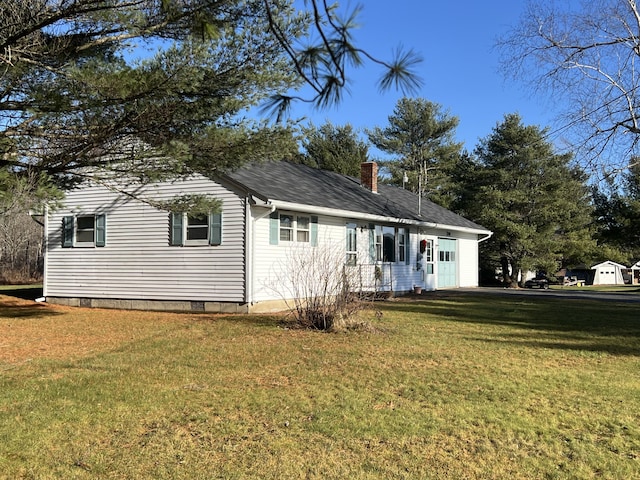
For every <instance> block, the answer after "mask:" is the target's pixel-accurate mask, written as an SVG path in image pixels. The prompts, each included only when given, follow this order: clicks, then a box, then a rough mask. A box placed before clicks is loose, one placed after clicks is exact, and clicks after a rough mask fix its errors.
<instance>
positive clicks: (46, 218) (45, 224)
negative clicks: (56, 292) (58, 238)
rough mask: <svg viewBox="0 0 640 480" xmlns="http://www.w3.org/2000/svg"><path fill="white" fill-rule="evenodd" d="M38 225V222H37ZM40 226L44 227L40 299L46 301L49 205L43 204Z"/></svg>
mask: <svg viewBox="0 0 640 480" xmlns="http://www.w3.org/2000/svg"><path fill="white" fill-rule="evenodd" d="M38 223H40V222H38ZM42 226H43V227H44V239H43V245H42V256H43V261H42V298H43V299H44V301H45V302H46V301H47V293H48V292H47V290H48V283H49V282H48V281H47V272H48V270H49V269H48V268H47V263H48V262H49V205H48V204H46V203H45V205H44V216H43V218H42Z"/></svg>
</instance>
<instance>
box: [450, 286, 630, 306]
mask: <svg viewBox="0 0 640 480" xmlns="http://www.w3.org/2000/svg"><path fill="white" fill-rule="evenodd" d="M438 292H439V293H447V294H448V293H451V294H456V293H457V294H469V293H473V294H487V295H520V296H526V297H551V298H553V297H555V298H567V299H572V300H600V301H609V302H623V303H640V293H619V292H596V291H593V290H590V289H589V288H588V287H585V289H584V290H556V289H549V290H540V289H533V288H500V287H478V288H459V289H457V290H439V291H438Z"/></svg>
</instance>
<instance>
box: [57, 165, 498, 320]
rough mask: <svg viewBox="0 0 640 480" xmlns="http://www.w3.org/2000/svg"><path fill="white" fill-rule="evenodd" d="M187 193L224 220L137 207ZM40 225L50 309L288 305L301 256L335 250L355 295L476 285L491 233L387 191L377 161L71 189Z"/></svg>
mask: <svg viewBox="0 0 640 480" xmlns="http://www.w3.org/2000/svg"><path fill="white" fill-rule="evenodd" d="M129 190H130V192H129ZM134 191H135V197H132V196H131V195H129V193H131V192H134ZM184 193H191V194H207V195H212V196H215V197H216V198H218V199H220V200H221V202H222V208H221V211H219V212H211V214H210V215H196V216H192V215H188V214H186V213H184V212H167V211H163V210H160V209H158V208H155V207H153V206H152V205H150V204H149V202H144V201H141V200H140V199H144V198H154V199H158V200H162V199H169V198H171V197H174V196H175V195H180V194H184ZM45 223H46V226H45V231H46V245H47V248H46V255H45V274H44V296H45V298H46V300H47V301H48V302H52V303H62V304H67V305H79V306H92V307H115V308H137V309H159V310H200V311H202V310H204V311H222V312H249V311H267V310H273V309H278V308H282V306H283V304H282V300H283V297H285V298H286V295H287V292H289V291H291V290H290V288H289V287H290V285H289V283H288V282H289V281H290V279H289V278H287V277H286V274H283V272H286V269H287V268H288V267H290V263H291V261H292V258H293V257H294V256H295V255H299V254H300V253H301V252H302V254H303V255H305V254H308V255H309V256H310V255H312V254H313V253H314V252H318V251H320V250H319V249H332V251H334V252H337V253H338V255H339V256H340V258H341V262H342V268H344V269H345V272H347V271H349V272H352V273H353V272H357V274H358V276H359V278H361V279H362V284H361V285H360V288H365V289H366V288H373V289H376V290H384V291H393V292H407V291H410V290H412V289H413V288H414V287H415V286H420V287H422V288H425V289H428V290H435V289H443V288H456V287H475V286H477V285H478V244H479V242H481V241H483V240H486V239H487V238H489V237H490V235H491V232H490V231H489V230H487V229H486V228H484V227H482V226H480V225H477V224H475V223H473V222H471V221H470V220H467V219H465V218H463V217H461V216H459V215H457V214H455V213H453V212H451V211H449V210H447V209H445V208H442V207H439V206H438V205H435V204H434V203H432V202H430V201H428V200H426V199H424V198H423V199H421V201H420V202H419V199H418V197H417V196H416V195H414V194H413V193H411V192H409V191H407V190H403V189H401V188H397V187H392V186H388V185H382V184H380V185H378V183H377V165H376V164H375V163H372V162H367V163H364V164H362V175H361V178H360V179H356V178H353V177H348V176H344V175H340V174H337V173H334V172H328V171H323V170H317V169H313V168H310V167H308V166H305V165H299V164H292V163H287V162H271V163H264V164H257V165H250V166H247V167H244V168H242V169H240V170H238V171H236V172H234V173H231V174H228V175H220V176H217V177H215V178H206V177H204V176H200V175H194V176H192V177H189V178H186V179H180V180H176V181H173V182H163V183H156V184H151V185H144V186H143V185H135V184H126V183H124V182H123V184H122V185H118V188H109V187H108V186H105V185H102V184H100V185H99V184H88V185H85V186H83V187H82V188H79V189H76V190H72V191H70V192H68V194H67V196H66V199H65V201H64V206H63V207H62V208H59V209H57V210H55V211H51V212H48V214H47V216H46V220H45ZM300 268H304V267H300Z"/></svg>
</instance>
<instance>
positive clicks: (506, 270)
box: [500, 257, 519, 288]
mask: <svg viewBox="0 0 640 480" xmlns="http://www.w3.org/2000/svg"><path fill="white" fill-rule="evenodd" d="M500 264H501V265H502V282H503V284H504V286H505V287H507V288H517V287H518V271H519V269H516V268H515V265H513V263H512V262H510V261H509V259H508V258H507V257H501V258H500Z"/></svg>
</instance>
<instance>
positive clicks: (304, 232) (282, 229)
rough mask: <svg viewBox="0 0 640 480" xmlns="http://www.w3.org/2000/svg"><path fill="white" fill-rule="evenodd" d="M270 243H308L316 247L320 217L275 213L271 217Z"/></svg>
mask: <svg viewBox="0 0 640 480" xmlns="http://www.w3.org/2000/svg"><path fill="white" fill-rule="evenodd" d="M269 221H270V226H269V243H270V244H271V245H278V244H279V243H292V242H297V243H308V244H311V246H314V247H315V246H316V244H317V240H318V217H316V216H313V215H294V214H293V213H280V212H277V211H275V212H273V213H272V214H271V215H270V220H269Z"/></svg>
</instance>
